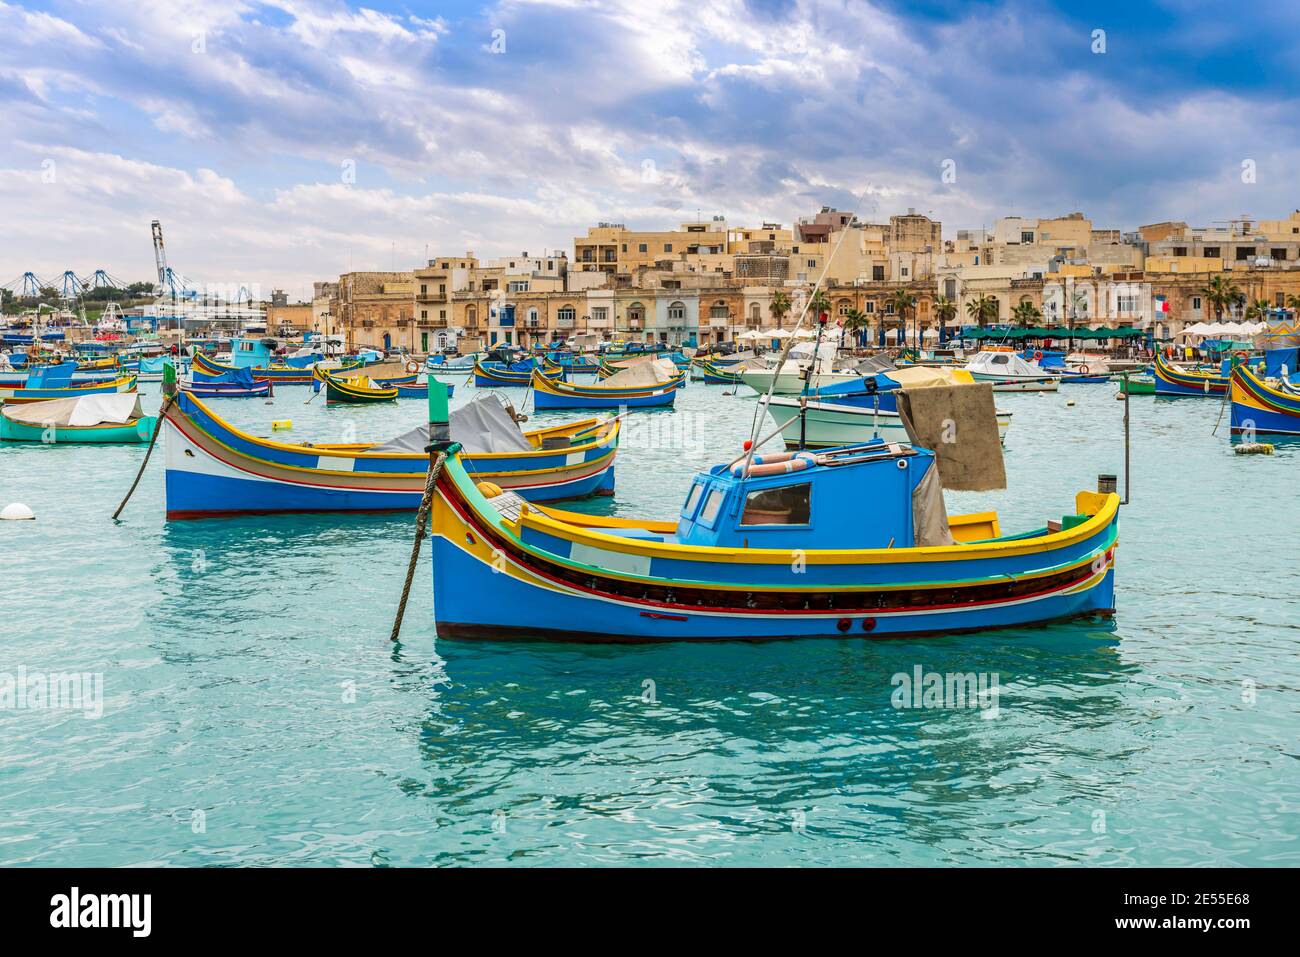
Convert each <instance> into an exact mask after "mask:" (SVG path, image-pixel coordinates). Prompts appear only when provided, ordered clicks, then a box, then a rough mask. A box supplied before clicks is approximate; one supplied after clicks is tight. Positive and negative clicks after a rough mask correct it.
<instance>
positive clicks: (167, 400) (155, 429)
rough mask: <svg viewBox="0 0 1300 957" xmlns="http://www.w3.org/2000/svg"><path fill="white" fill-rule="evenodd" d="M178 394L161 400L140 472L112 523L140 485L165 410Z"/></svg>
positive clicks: (137, 473)
mask: <svg viewBox="0 0 1300 957" xmlns="http://www.w3.org/2000/svg"><path fill="white" fill-rule="evenodd" d="M178 395H180V393H179V392H173V393H172V394H171V395H169V396H167V398H165V399H163V404H162V407H161V408H160V409H159V410H158V421H157V422H155V423H154V427H153V435H152V436H150V437H149V448H147V449H145V452H144V461H143V462H141V463H140V471H138V472H136V473H135V481H134V482H132V483H131V488H130V489H129V490H128V491H127V493H126V498H124V499H122V504H121V505H119V506H118V507H117V511H116V512H114V513H113V521H117V517H118V516H119V515H121V514H122V509H124V508H126V503H127V502H129V501H131V496H132V495H134V494H135V489H136V486H137V485H139V484H140V477H141V476H142V475H144V469H145V466H146V465H148V464H149V456H151V455H153V447H154V443H155V442H157V441H158V433H159V432H161V431H162V425H163V418H164V417H165V416H166V415H167V408H168V406H170V405H171V404H172V402H173V401H175V399H176V396H178Z"/></svg>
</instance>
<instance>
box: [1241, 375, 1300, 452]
mask: <svg viewBox="0 0 1300 957" xmlns="http://www.w3.org/2000/svg"><path fill="white" fill-rule="evenodd" d="M1272 381H1273V382H1276V385H1274V384H1271V383H1270V382H1268V381H1265V380H1264V379H1262V378H1260V377H1259V376H1258V375H1256V374H1255V373H1254V372H1252V371H1251V370H1250V369H1249V368H1247V367H1246V366H1237V367H1236V368H1235V369H1233V370H1232V376H1231V396H1230V398H1231V401H1232V434H1233V435H1300V389H1297V388H1296V387H1294V386H1292V385H1291V384H1290V383H1289V382H1287V380H1286V379H1285V378H1279V379H1275V380H1272Z"/></svg>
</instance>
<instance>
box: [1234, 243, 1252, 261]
mask: <svg viewBox="0 0 1300 957" xmlns="http://www.w3.org/2000/svg"><path fill="white" fill-rule="evenodd" d="M1253 255H1255V250H1254V248H1253V247H1251V246H1238V247H1237V262H1245V261H1246V260H1247V259H1249V258H1250V257H1251V256H1253Z"/></svg>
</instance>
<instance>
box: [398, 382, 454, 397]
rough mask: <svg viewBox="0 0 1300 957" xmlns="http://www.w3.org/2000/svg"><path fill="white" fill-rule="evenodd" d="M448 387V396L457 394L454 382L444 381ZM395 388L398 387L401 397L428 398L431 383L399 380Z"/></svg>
mask: <svg viewBox="0 0 1300 957" xmlns="http://www.w3.org/2000/svg"><path fill="white" fill-rule="evenodd" d="M443 384H444V385H445V386H446V387H447V398H449V399H450V398H451V397H452V396H454V395H455V394H456V386H455V385H454V384H453V383H450V382H446V383H443ZM393 388H395V389H397V397H398V398H399V399H427V398H429V383H427V382H411V383H403V382H399V383H398V384H397V385H395V386H394V387H393Z"/></svg>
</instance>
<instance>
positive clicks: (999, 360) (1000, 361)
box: [991, 355, 1009, 366]
mask: <svg viewBox="0 0 1300 957" xmlns="http://www.w3.org/2000/svg"><path fill="white" fill-rule="evenodd" d="M991 361H992V363H993V364H994V365H995V366H1004V365H1006V364H1007V362H1008V361H1009V360H1008V359H1007V357H1006V356H1004V355H996V356H994V357H993V358H992V360H991Z"/></svg>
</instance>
